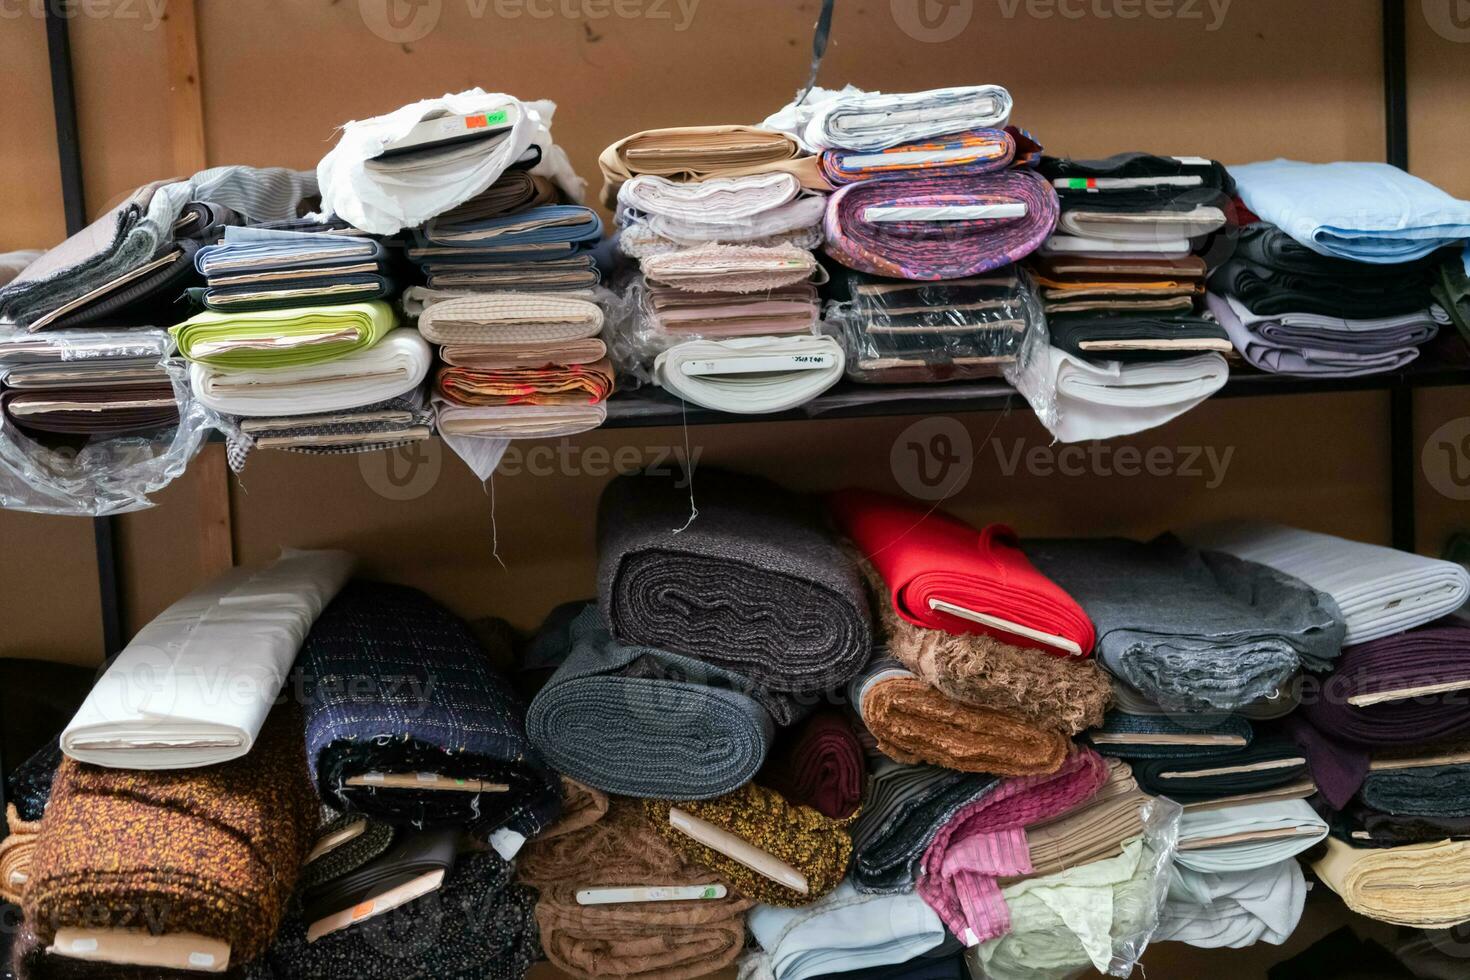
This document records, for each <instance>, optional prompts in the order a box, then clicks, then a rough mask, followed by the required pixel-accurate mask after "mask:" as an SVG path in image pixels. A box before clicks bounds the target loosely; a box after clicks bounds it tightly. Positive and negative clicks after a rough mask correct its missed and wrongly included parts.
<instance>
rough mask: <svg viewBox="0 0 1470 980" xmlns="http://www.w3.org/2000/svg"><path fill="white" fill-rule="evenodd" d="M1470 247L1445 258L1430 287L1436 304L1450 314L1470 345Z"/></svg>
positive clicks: (1461, 334)
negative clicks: (1469, 255) (1469, 256)
mask: <svg viewBox="0 0 1470 980" xmlns="http://www.w3.org/2000/svg"><path fill="white" fill-rule="evenodd" d="M1467 254H1470V246H1467V247H1466V250H1465V251H1462V252H1452V253H1450V254H1448V255H1446V256H1445V257H1444V259H1443V260H1442V261H1441V262H1440V264H1439V268H1438V269H1437V270H1435V274H1434V282H1433V283H1432V284H1431V286H1430V292H1431V293H1432V294H1433V296H1434V299H1435V302H1437V303H1439V305H1440V308H1441V309H1443V310H1445V312H1447V313H1448V314H1449V317H1450V319H1451V320H1453V321H1454V323H1455V327H1456V329H1458V330H1459V331H1460V336H1461V337H1463V338H1465V341H1466V342H1467V343H1470V258H1467V257H1466V256H1467Z"/></svg>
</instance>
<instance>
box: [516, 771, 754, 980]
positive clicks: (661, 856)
mask: <svg viewBox="0 0 1470 980" xmlns="http://www.w3.org/2000/svg"><path fill="white" fill-rule="evenodd" d="M519 870H520V877H521V880H522V881H524V882H526V883H528V884H531V885H533V886H535V887H536V888H538V889H539V890H540V892H541V897H540V900H539V901H538V902H537V903H536V923H537V925H538V926H539V927H540V929H541V946H542V948H543V949H544V950H545V952H546V958H547V959H549V960H550V961H551V963H552V964H553V965H554V966H556V967H557V968H558V969H559V970H562V971H563V972H565V973H568V974H570V975H572V976H574V977H586V978H593V977H596V978H603V977H637V978H640V980H689V978H692V977H697V976H703V975H704V974H706V973H712V972H714V971H715V970H719V969H722V968H723V967H726V966H728V965H730V964H731V963H733V962H734V961H735V958H736V957H737V956H739V955H740V951H741V949H742V948H743V947H744V945H745V919H744V914H745V911H746V910H747V909H749V908H750V907H751V906H752V905H753V904H755V903H754V902H752V901H751V900H750V899H747V898H741V897H739V896H737V895H734V894H727V895H726V896H725V897H724V898H720V899H703V900H699V901H684V902H637V903H630V904H618V905H585V906H584V905H578V904H577V897H576V894H577V891H578V890H579V889H582V888H611V887H630V886H655V885H709V884H714V883H716V882H717V881H718V880H719V879H718V878H717V877H716V876H715V875H714V874H713V873H712V872H711V871H709V870H708V869H706V868H703V867H700V866H699V865H697V864H693V863H692V862H690V861H689V860H687V859H686V858H684V857H683V856H682V855H681V854H680V853H679V852H678V851H676V850H674V848H672V847H670V846H669V844H668V843H666V842H665V841H664V840H663V838H661V837H660V836H659V835H658V833H657V831H655V830H654V827H653V824H652V823H651V822H650V820H649V818H648V815H647V813H646V812H645V811H644V808H643V806H642V805H641V804H640V803H638V802H637V801H635V800H629V799H625V798H615V799H613V800H612V801H611V803H610V804H609V806H608V808H607V810H606V816H605V817H603V818H602V819H600V820H597V821H595V822H593V823H589V824H587V825H586V826H584V827H582V828H581V829H579V830H576V831H574V832H571V833H566V834H562V835H560V836H557V837H555V838H553V839H551V840H548V839H547V838H546V837H545V836H542V837H539V838H537V839H536V840H534V841H531V842H530V843H529V844H527V845H526V848H525V850H524V851H523V852H522V856H521V859H520V868H519Z"/></svg>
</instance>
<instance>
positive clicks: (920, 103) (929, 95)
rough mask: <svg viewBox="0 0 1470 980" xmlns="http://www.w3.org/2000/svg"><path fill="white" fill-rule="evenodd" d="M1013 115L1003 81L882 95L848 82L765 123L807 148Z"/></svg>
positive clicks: (887, 142)
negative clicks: (993, 83) (1001, 83)
mask: <svg viewBox="0 0 1470 980" xmlns="http://www.w3.org/2000/svg"><path fill="white" fill-rule="evenodd" d="M1010 117H1011V93H1010V92H1008V91H1006V90H1005V89H1004V88H1002V87H1000V86H999V85H961V86H956V87H953V88H935V89H929V90H927V91H924V92H904V93H898V94H893V95H884V94H883V93H882V92H864V91H863V90H861V89H858V88H854V87H853V86H851V85H849V86H848V87H847V88H845V89H842V90H841V91H833V90H830V89H821V88H815V89H812V90H811V91H810V92H808V93H807V94H806V97H805V98H804V99H803V100H802V101H801V103H800V104H797V103H795V102H793V103H790V104H788V105H786V106H785V107H783V108H781V109H780V110H778V111H777V112H775V113H774V114H772V115H771V116H769V117H768V118H767V119H766V121H765V123H764V125H766V126H769V127H770V128H772V129H779V130H781V131H783V132H786V133H790V134H792V135H793V136H794V137H795V138H796V139H797V141H798V142H800V143H801V145H802V146H803V147H804V148H805V149H806V150H808V151H809V152H812V153H816V152H818V151H819V150H827V149H843V150H886V149H887V148H889V147H890V146H898V145H900V144H903V143H915V142H918V141H919V140H922V139H927V138H928V137H930V136H945V135H948V134H950V133H962V132H965V131H967V130H971V129H999V128H1001V127H1003V126H1004V125H1005V124H1006V123H1007V122H1008V121H1009V120H1010Z"/></svg>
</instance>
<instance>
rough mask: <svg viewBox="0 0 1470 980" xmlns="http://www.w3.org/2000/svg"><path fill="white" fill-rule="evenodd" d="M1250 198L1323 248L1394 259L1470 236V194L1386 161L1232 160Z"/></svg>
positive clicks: (1251, 204) (1347, 255)
mask: <svg viewBox="0 0 1470 980" xmlns="http://www.w3.org/2000/svg"><path fill="white" fill-rule="evenodd" d="M1230 175H1231V176H1232V177H1234V178H1235V183H1236V188H1237V193H1239V195H1240V198H1241V200H1242V201H1244V202H1245V206H1246V207H1248V208H1250V209H1251V210H1252V211H1254V212H1255V213H1256V214H1258V215H1259V216H1260V217H1261V218H1262V219H1264V220H1266V221H1269V222H1271V223H1272V224H1274V225H1277V226H1278V227H1280V228H1281V229H1282V230H1283V231H1285V232H1286V233H1287V234H1288V235H1290V236H1291V237H1292V238H1295V239H1296V240H1297V241H1299V242H1301V243H1302V244H1303V245H1305V246H1307V247H1308V248H1310V249H1312V250H1314V251H1317V252H1320V253H1322V254H1323V255H1334V256H1337V257H1338V258H1343V259H1353V260H1355V261H1358V262H1372V263H1376V264H1380V265H1390V264H1394V263H1398V262H1411V261H1413V260H1414V259H1419V258H1423V257H1424V256H1426V255H1428V254H1429V253H1430V252H1433V251H1434V250H1435V249H1438V248H1443V247H1444V246H1446V245H1454V244H1456V243H1458V242H1459V241H1461V240H1462V239H1465V238H1470V201H1461V200H1458V199H1456V198H1454V197H1451V196H1450V195H1449V194H1446V193H1445V192H1444V191H1442V190H1440V189H1439V188H1438V187H1435V186H1434V185H1433V184H1431V183H1429V182H1427V181H1424V180H1421V179H1419V178H1418V177H1415V176H1413V175H1412V174H1408V173H1405V172H1404V171H1402V170H1400V169H1398V168H1397V167H1393V166H1389V165H1388V164H1386V163H1347V162H1339V163H1300V162H1297V161H1295V160H1272V161H1270V162H1266V163H1251V164H1245V165H1243V166H1238V167H1231V168H1230Z"/></svg>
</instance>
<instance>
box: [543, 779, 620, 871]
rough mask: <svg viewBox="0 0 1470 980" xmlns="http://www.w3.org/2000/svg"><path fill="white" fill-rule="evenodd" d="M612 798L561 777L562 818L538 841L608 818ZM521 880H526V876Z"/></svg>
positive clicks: (569, 832)
mask: <svg viewBox="0 0 1470 980" xmlns="http://www.w3.org/2000/svg"><path fill="white" fill-rule="evenodd" d="M610 805H611V802H610V798H609V797H608V795H607V794H606V793H604V792H603V791H602V790H600V789H593V788H592V787H591V786H588V785H586V784H585V783H579V782H577V781H576V780H575V779H573V778H572V777H570V776H563V777H561V817H559V818H558V819H557V821H556V823H554V824H552V825H551V826H550V827H547V828H546V829H545V830H543V831H541V833H540V834H538V835H537V836H536V840H537V841H547V840H551V839H552V838H553V837H561V836H563V835H565V834H574V833H576V832H577V831H579V830H583V829H585V828H587V827H590V826H592V825H593V824H595V823H597V822H598V821H599V820H601V819H602V818H603V817H605V816H607V811H608V807H609V806H610ZM521 878H522V879H523V880H524V878H525V874H524V873H522V875H521Z"/></svg>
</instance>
